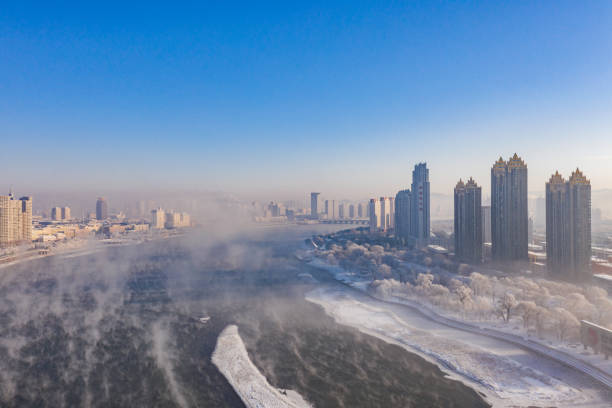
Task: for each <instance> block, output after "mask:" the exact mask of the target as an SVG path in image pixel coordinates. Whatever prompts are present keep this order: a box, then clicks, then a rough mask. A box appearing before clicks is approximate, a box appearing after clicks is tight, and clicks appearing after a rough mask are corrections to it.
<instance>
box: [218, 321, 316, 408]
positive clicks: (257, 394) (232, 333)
mask: <svg viewBox="0 0 612 408" xmlns="http://www.w3.org/2000/svg"><path fill="white" fill-rule="evenodd" d="M212 362H213V363H214V364H215V365H216V366H217V368H218V369H219V371H221V373H222V374H223V375H224V376H225V378H226V379H227V381H228V382H229V383H230V384H231V385H232V387H233V388H234V390H235V391H236V393H237V394H238V395H239V396H240V398H241V399H242V402H244V404H245V405H246V406H247V407H249V408H306V407H311V405H310V404H309V403H308V402H306V400H304V398H303V397H302V396H301V395H300V394H298V393H297V392H295V391H292V390H283V391H281V390H278V389H276V388H274V387H273V386H271V385H270V384H269V383H268V381H267V380H266V377H264V376H263V375H262V374H261V373H260V372H259V370H258V369H257V367H255V365H254V364H253V362H252V361H251V359H250V358H249V355H248V353H247V350H246V348H245V346H244V343H243V342H242V339H241V338H240V334H239V333H238V327H237V326H235V325H230V326H227V327H226V328H225V329H224V330H223V331H222V332H221V334H220V335H219V338H218V339H217V346H216V347H215V351H214V352H213V355H212Z"/></svg>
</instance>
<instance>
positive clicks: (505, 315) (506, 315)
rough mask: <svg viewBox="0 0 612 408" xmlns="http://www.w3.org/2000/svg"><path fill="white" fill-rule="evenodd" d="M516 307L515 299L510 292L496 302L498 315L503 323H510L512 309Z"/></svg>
mask: <svg viewBox="0 0 612 408" xmlns="http://www.w3.org/2000/svg"><path fill="white" fill-rule="evenodd" d="M516 305H517V301H516V298H515V297H514V295H513V294H512V293H510V292H506V293H505V294H504V296H502V298H501V299H500V300H499V302H498V309H497V310H498V314H499V315H500V316H501V318H502V319H503V320H504V321H505V322H509V321H510V316H511V312H512V309H514V308H515V307H516Z"/></svg>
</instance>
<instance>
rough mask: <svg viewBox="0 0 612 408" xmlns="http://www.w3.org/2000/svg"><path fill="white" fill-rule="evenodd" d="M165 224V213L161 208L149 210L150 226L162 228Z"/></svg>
mask: <svg viewBox="0 0 612 408" xmlns="http://www.w3.org/2000/svg"><path fill="white" fill-rule="evenodd" d="M165 226H166V213H165V212H164V210H163V209H161V208H156V209H155V210H153V211H151V228H154V229H162V228H165Z"/></svg>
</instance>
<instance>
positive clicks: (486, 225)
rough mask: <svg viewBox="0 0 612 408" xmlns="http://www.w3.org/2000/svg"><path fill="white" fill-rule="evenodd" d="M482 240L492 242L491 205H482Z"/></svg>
mask: <svg viewBox="0 0 612 408" xmlns="http://www.w3.org/2000/svg"><path fill="white" fill-rule="evenodd" d="M482 241H483V242H491V206H490V205H486V206H485V205H483V206H482Z"/></svg>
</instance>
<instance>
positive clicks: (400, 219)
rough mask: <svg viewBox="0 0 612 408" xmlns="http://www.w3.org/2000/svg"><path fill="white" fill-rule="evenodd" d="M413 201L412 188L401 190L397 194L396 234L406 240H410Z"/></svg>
mask: <svg viewBox="0 0 612 408" xmlns="http://www.w3.org/2000/svg"><path fill="white" fill-rule="evenodd" d="M411 201H412V194H411V193H410V190H401V191H399V192H398V193H397V194H396V195H395V236H396V237H397V238H399V239H401V240H403V241H404V242H409V241H410V236H411V235H410V221H411V217H412V215H411V211H410V209H411V204H410V203H411Z"/></svg>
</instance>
